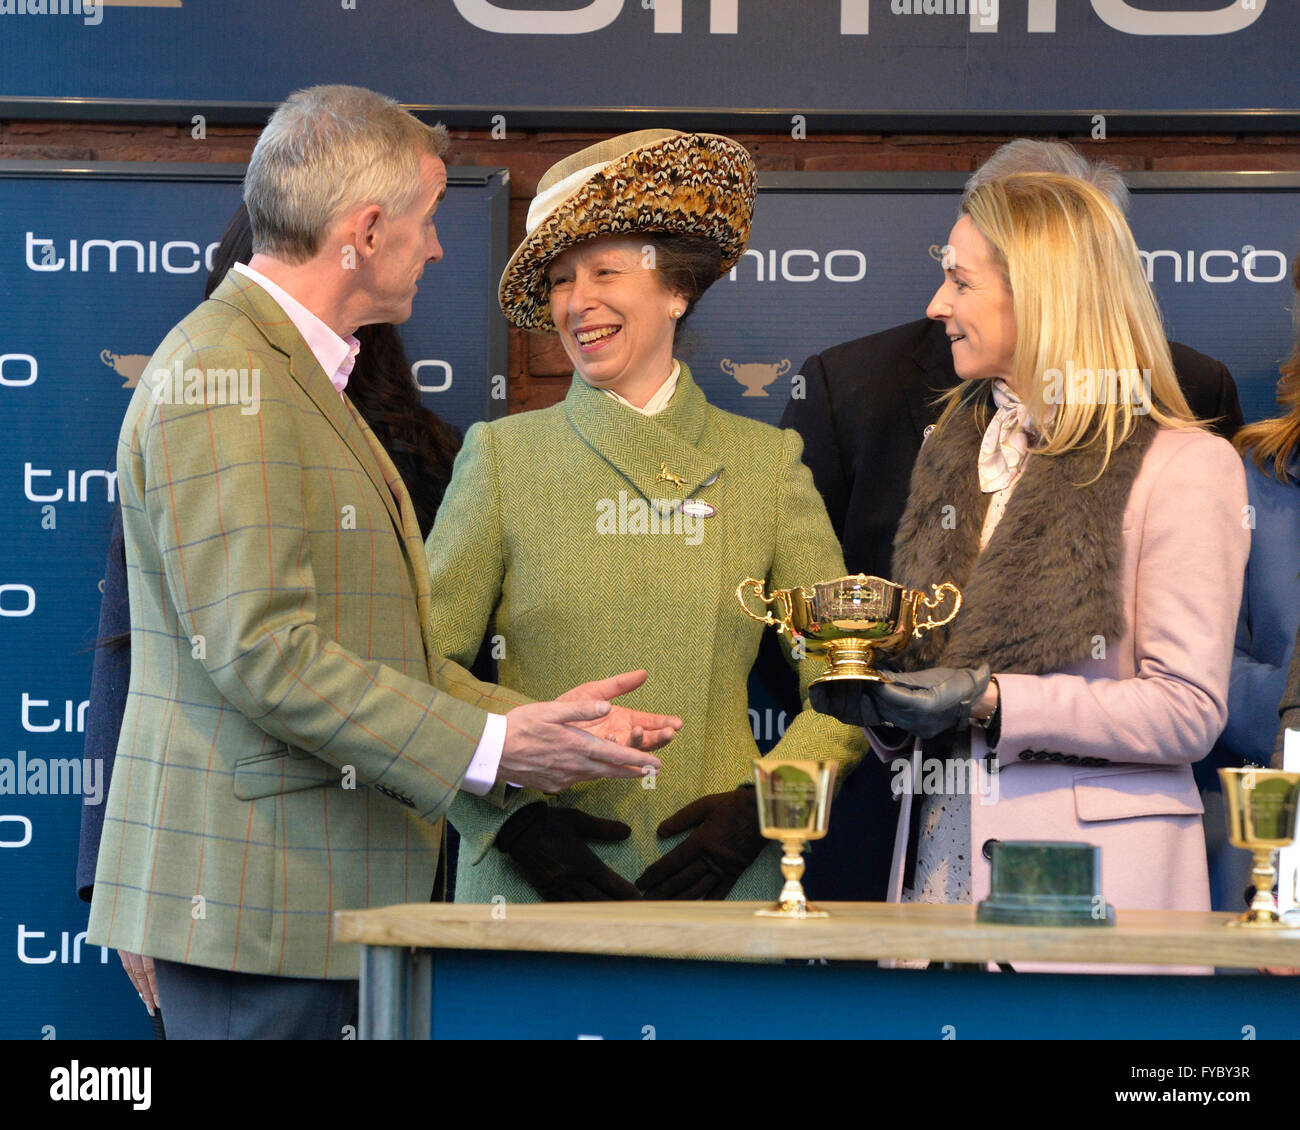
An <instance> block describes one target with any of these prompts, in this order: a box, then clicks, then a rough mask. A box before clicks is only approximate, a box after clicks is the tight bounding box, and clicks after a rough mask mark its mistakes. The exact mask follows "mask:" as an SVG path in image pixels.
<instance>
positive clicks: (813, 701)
mask: <svg viewBox="0 0 1300 1130" xmlns="http://www.w3.org/2000/svg"><path fill="white" fill-rule="evenodd" d="M873 685H874V684H872V683H869V682H867V681H866V680H863V679H836V680H834V681H832V682H829V683H815V684H813V685H812V686H811V687H809V688H808V703H809V705H810V706H812V708H813V709H814V710H815V711H817V713H818V714H829V715H830V716H831V717H832V718H835V719H838V720H839V721H841V722H843V723H844V724H845V725H846V726H879V725H880V723H881V717H880V715H879V714H878V713H877V712H876V703H875V700H874V699H873V698H872V697H871V693H870V691H869V690H868V689H867V688H869V687H871V686H873Z"/></svg>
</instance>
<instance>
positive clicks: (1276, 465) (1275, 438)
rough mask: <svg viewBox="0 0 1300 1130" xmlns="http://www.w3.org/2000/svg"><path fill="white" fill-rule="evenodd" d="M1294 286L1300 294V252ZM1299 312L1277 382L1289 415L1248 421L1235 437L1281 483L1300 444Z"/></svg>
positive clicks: (1293, 274) (1279, 400) (1241, 448)
mask: <svg viewBox="0 0 1300 1130" xmlns="http://www.w3.org/2000/svg"><path fill="white" fill-rule="evenodd" d="M1291 285H1292V286H1293V287H1294V288H1295V290H1296V293H1297V294H1300V255H1297V256H1296V257H1295V260H1294V261H1293V262H1292V264H1291ZM1296 315H1297V316H1296V341H1295V345H1294V346H1293V347H1292V349H1291V356H1290V357H1288V358H1287V359H1286V360H1285V361H1283V362H1282V366H1281V371H1282V377H1281V379H1280V380H1279V381H1278V382H1277V404H1278V407H1279V408H1281V409H1283V410H1284V411H1285V415H1282V416H1274V417H1273V418H1272V419H1269V420H1260V421H1259V422H1258V423H1254V424H1247V425H1246V426H1245V427H1244V428H1242V429H1241V430H1240V431H1239V432H1238V433H1237V434H1236V436H1234V437H1233V440H1232V442H1233V444H1234V445H1235V446H1236V448H1237V450H1238V451H1240V452H1242V453H1243V454H1246V453H1249V454H1250V457H1251V458H1252V459H1254V460H1255V464H1256V466H1258V467H1259V469H1260V470H1261V471H1263V472H1264V473H1265V474H1272V475H1273V477H1274V478H1276V479H1278V480H1279V481H1281V482H1286V481H1287V472H1286V465H1287V462H1288V461H1289V460H1290V458H1291V453H1292V452H1293V451H1295V449H1296V447H1297V446H1300V310H1297V312H1296ZM1270 460H1271V461H1272V463H1273V466H1272V467H1269V465H1268V464H1269V462H1270Z"/></svg>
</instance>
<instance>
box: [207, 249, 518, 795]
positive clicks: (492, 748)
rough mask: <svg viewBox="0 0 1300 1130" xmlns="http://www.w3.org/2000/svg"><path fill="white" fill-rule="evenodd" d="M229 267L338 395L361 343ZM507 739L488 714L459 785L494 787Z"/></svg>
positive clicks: (497, 719)
mask: <svg viewBox="0 0 1300 1130" xmlns="http://www.w3.org/2000/svg"><path fill="white" fill-rule="evenodd" d="M231 270H234V271H238V272H239V273H240V274H241V275H243V276H244V277H245V278H249V279H252V280H253V282H255V283H257V285H258V286H260V287H261V288H262V289H263V290H264V291H266V293H267V294H269V295H270V296H271V298H272V299H273V300H274V301H275V304H276V305H277V306H279V307H280V309H281V310H283V311H284V312H285V314H286V315H287V316H288V318H289V321H291V322H292V323H293V326H294V329H296V330H297V331H298V332H299V333H300V334H301V335H302V339H303V341H305V342H306V343H307V348H308V349H310V350H311V353H312V356H313V357H315V358H316V362H317V364H319V365H320V367H321V368H322V369H323V370H324V371H325V372H326V373H327V374H328V375H329V379H330V384H332V385H333V386H334V387H335V388H336V389H337V390H338V394H339V396H340V397H341V396H342V395H343V390H344V389H345V388H347V384H348V377H349V376H351V374H352V369H353V366H355V365H356V363H357V352H358V351H359V350H360V349H361V343H360V342H359V341H357V339H356V338H355V337H353V336H352V335H351V334H349V335H348V336H347V337H346V338H342V337H339V335H338V334H336V333H335V332H334V331H333V330H332V329H330V328H329V326H327V325H326V324H325V323H324V322H322V321H321V320H320V318H318V317H317V316H316V315H315V314H313V313H312V312H311V311H310V310H308V309H307V307H306V306H304V305H303V304H302V303H301V302H299V301H298V300H297V299H296V298H294V296H293V295H292V294H290V293H289V292H288V291H287V290H285V289H284V288H283V287H279V286H276V285H275V283H273V282H272V281H271V280H270V279H268V278H267V277H266V276H265V275H263V274H261V273H260V272H258V271H255V270H253V268H252V267H249V266H247V265H246V264H244V263H236V264H235V265H234V266H233V267H232V268H231ZM505 741H506V717H505V715H504V714H489V715H488V717H487V725H486V726H484V727H483V733H482V734H481V735H480V737H479V742H478V748H477V749H475V751H474V757H473V759H472V760H471V761H470V763H469V768H468V769H466V770H465V776H464V778H463V779H462V780H461V783H460V787H461V788H462V789H464V790H465V791H466V792H467V793H473V794H474V795H475V796H486V795H487V794H488V793H490V792H491V791H492V789H493V786H495V784H496V779H497V769H498V768H499V767H500V764H501V754H502V752H503V750H504V747H505Z"/></svg>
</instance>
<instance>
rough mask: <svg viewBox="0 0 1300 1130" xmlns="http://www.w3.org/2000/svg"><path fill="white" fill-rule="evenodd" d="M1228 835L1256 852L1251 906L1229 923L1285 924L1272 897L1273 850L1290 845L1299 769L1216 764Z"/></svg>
mask: <svg viewBox="0 0 1300 1130" xmlns="http://www.w3.org/2000/svg"><path fill="white" fill-rule="evenodd" d="M1219 781H1220V782H1221V783H1222V785H1223V802H1224V810H1225V813H1226V815H1227V820H1228V840H1229V841H1230V842H1231V843H1232V845H1233V846H1234V847H1241V848H1246V849H1247V850H1248V851H1250V852H1252V853H1253V854H1254V856H1255V863H1254V867H1253V869H1252V870H1251V881H1252V882H1253V883H1254V884H1255V897H1254V899H1253V900H1252V901H1251V904H1250V908H1249V909H1248V910H1247V911H1246V912H1245V913H1244V914H1242V915H1241V916H1240V917H1239V918H1234V919H1233V920H1232V921H1231V922H1229V923H1228V925H1229V926H1248V927H1255V928H1264V929H1279V928H1281V929H1289V928H1291V924H1290V923H1288V922H1286V921H1284V920H1283V919H1282V916H1281V915H1280V914H1278V912H1277V905H1276V903H1275V902H1274V901H1273V884H1274V883H1275V882H1277V866H1276V859H1277V851H1278V849H1279V848H1284V847H1290V846H1291V844H1293V843H1294V842H1295V837H1296V815H1297V812H1298V811H1300V773H1288V772H1285V771H1283V770H1281V769H1257V768H1254V767H1249V768H1245V769H1220V770H1219Z"/></svg>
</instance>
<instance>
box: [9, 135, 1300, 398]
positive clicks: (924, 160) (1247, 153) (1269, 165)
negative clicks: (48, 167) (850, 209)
mask: <svg viewBox="0 0 1300 1130" xmlns="http://www.w3.org/2000/svg"><path fill="white" fill-rule="evenodd" d="M257 134H258V130H257V129H256V128H245V127H223V126H210V127H208V130H207V137H206V139H204V140H202V141H197V140H194V139H193V138H191V136H190V131H189V128H188V127H182V126H175V125H145V124H133V123H121V124H118V123H79V122H25V121H9V122H0V159H4V160H12V159H23V158H26V159H46V160H76V161H91V160H93V161H215V162H235V163H243V162H246V161H247V160H248V158H249V155H250V154H251V153H252V151H253V144H254V142H255V141H256V140H257ZM602 136H605V135H604V134H593V133H580V132H575V131H565V132H539V131H532V132H517V133H516V132H511V134H510V135H509V136H508V137H507V138H505V139H502V140H493V139H492V138H491V137H490V135H489V134H488V132H487V131H477V130H456V131H453V132H452V151H451V153H450V154H449V155H448V158H447V163H448V164H452V165H492V166H497V167H500V166H504V167H506V168H508V169H509V170H510V185H511V212H510V227H511V242H512V245H513V244H514V243H517V242H518V241H519V239H520V238H521V237H522V235H523V228H524V216H525V214H526V213H527V211H528V202H529V201H530V200H531V199H532V196H533V193H534V192H535V190H536V188H537V181H538V179H539V178H540V177H541V175H542V173H544V172H545V171H546V170H547V169H548V168H549V167H550V166H551V165H552V164H554V163H555V162H556V161H558V160H559V159H560V158H561V157H564V156H567V155H568V154H569V153H572V152H574V151H575V150H577V149H580V148H582V147H583V146H584V145H588V144H590V143H591V142H593V141H596V140H599V139H600V138H601V137H602ZM735 136H736V137H737V139H738V140H740V141H742V142H743V143H744V144H745V145H746V146H748V148H749V150H750V151H751V152H752V153H753V154H754V156H755V159H756V161H757V163H758V167H759V168H760V169H764V170H769V171H795V170H809V171H820V172H829V171H833V172H918V171H928V172H970V171H971V170H973V169H975V168H977V167H978V166H979V165H980V163H981V162H983V161H984V159H985V158H986V157H988V155H989V154H990V153H992V152H993V150H994V149H996V148H997V147H998V146H999V145H1001V144H1002V143H1003V142H1004V141H1006V140H1007V138H1006V137H1005V136H1001V135H989V136H972V135H946V134H813V135H811V136H809V137H808V138H806V139H804V140H799V141H795V140H792V139H791V138H789V137H786V136H784V135H776V134H736V135H735ZM1062 140H1065V141H1070V142H1073V143H1074V144H1076V145H1078V146H1079V148H1080V149H1082V150H1083V151H1084V152H1085V153H1086V154H1087V155H1088V156H1094V157H1104V158H1106V159H1107V160H1109V161H1111V162H1113V163H1114V164H1116V165H1118V166H1119V167H1120V168H1121V169H1124V170H1132V171H1136V170H1146V171H1153V172H1159V171H1169V172H1236V171H1241V170H1262V171H1279V170H1280V171H1300V135H1297V134H1284V135H1258V136H1256V135H1251V136H1241V135H1232V134H1224V135H1202V136H1186V137H1182V136H1179V137H1161V136H1148V137H1112V138H1110V139H1109V140H1106V141H1093V140H1091V139H1090V138H1088V137H1086V136H1084V137H1064V138H1062ZM569 374H570V368H569V364H568V360H567V359H566V358H565V356H564V353H563V351H562V350H561V349H560V348H559V345H558V343H557V342H556V340H555V339H554V338H550V337H545V336H542V335H539V334H531V333H525V332H521V331H517V330H512V331H511V336H510V374H509V375H510V406H511V411H512V412H521V411H524V410H526V409H529V408H542V407H545V406H547V405H550V404H554V403H556V402H557V401H559V400H560V399H562V398H563V396H564V392H565V389H567V387H568V383H569Z"/></svg>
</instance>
